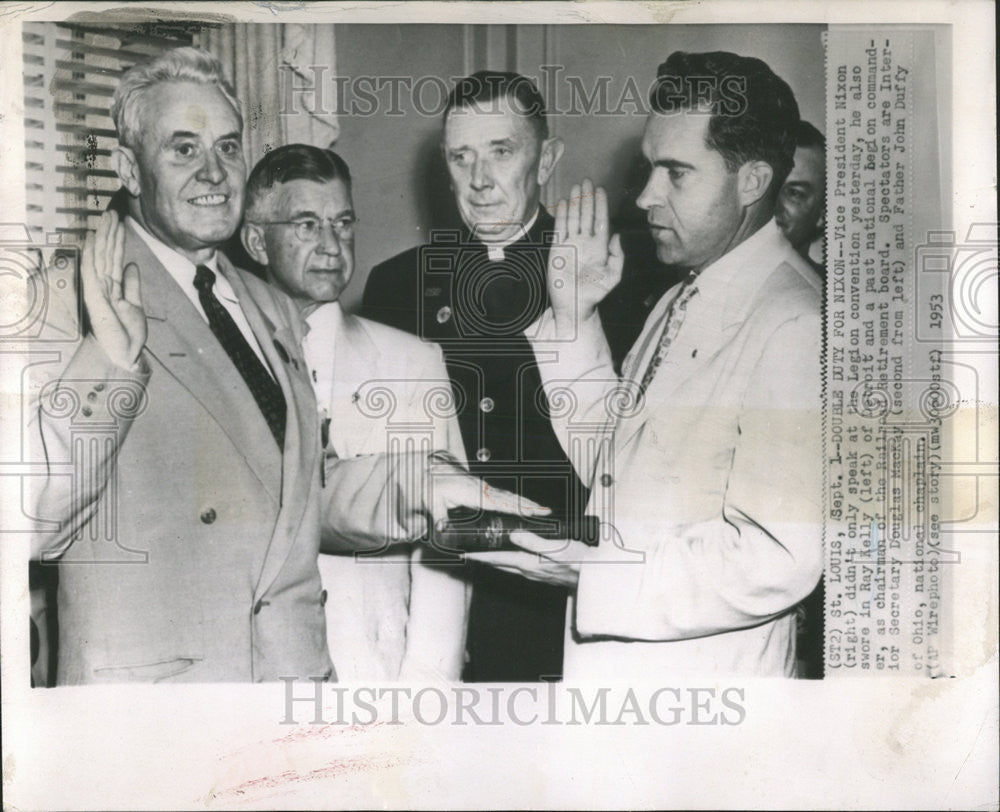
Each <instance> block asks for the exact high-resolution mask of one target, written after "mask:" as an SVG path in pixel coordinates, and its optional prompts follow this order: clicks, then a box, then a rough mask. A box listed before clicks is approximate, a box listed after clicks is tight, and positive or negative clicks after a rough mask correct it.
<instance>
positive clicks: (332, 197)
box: [241, 144, 469, 682]
mask: <svg viewBox="0 0 1000 812" xmlns="http://www.w3.org/2000/svg"><path fill="white" fill-rule="evenodd" d="M351 185H352V181H351V173H350V170H349V168H348V166H347V164H346V163H345V162H344V160H343V159H342V158H341V157H340V156H339V155H337V153H335V152H333V151H331V150H324V149H318V148H317V147H313V146H308V145H306V144H290V145H288V146H284V147H279V148H278V149H274V150H271V151H270V152H268V153H267V155H265V156H264V158H262V159H261V161H260V162H259V163H258V164H257V165H256V166H255V167H254V168H253V171H252V172H251V173H250V177H249V179H248V180H247V203H246V217H245V221H244V224H243V228H242V232H241V237H242V240H243V244H244V247H245V248H246V250H247V253H248V254H249V255H250V256H251V257H252V258H253V259H254V260H255V261H256V262H258V263H260V264H261V265H263V266H264V267H265V269H266V273H267V278H268V281H269V282H270V283H271V284H273V285H275V286H276V287H277V288H278V289H280V290H282V291H284V292H285V293H286V294H288V296H289V297H290V298H291V299H292V301H294V302H295V304H296V305H297V306H298V309H299V312H300V313H301V314H302V316H303V318H304V319H305V321H306V324H307V325H308V332H307V333H306V335H305V339H304V342H303V353H304V356H305V361H306V366H307V368H308V369H309V373H310V378H311V380H312V384H313V388H314V389H315V391H316V399H317V405H318V408H319V413H320V419H321V425H323V426H324V427H325V431H324V432H323V434H324V437H323V441H324V447H325V450H326V454H327V455H328V456H330V457H333V458H336V459H347V458H353V457H358V456H360V455H366V454H378V453H382V452H384V453H390V454H391V453H396V451H397V450H400V449H403V448H405V447H406V446H407V445H408V444H410V443H413V444H416V445H417V446H420V447H422V448H423V449H424V451H425V453H430V452H433V451H436V450H443V451H447V452H449V453H451V454H453V455H454V456H456V457H458V458H461V457H462V456H463V450H462V436H461V434H460V432H459V428H458V421H457V420H456V419H455V414H454V408H453V405H451V401H452V392H451V383H450V381H449V379H448V372H447V370H446V369H445V366H444V359H443V357H442V355H441V349H440V347H438V345H437V344H432V343H424V342H422V341H420V340H419V339H418V338H416V337H415V336H412V335H410V334H408V333H404V332H403V331H401V330H396V329H394V328H392V327H387V326H385V325H383V324H379V323H378V322H374V321H370V320H368V319H363V318H359V317H358V316H355V315H352V314H350V313H345V312H344V311H343V309H342V308H341V306H340V302H339V301H338V299H339V298H340V294H341V293H342V292H343V290H344V288H345V287H346V286H347V284H348V282H350V280H351V275H352V273H353V271H354V264H355V261H354V232H355V225H356V222H357V219H356V216H355V210H354V202H353V200H352V196H351ZM431 554H432V550H431V548H429V547H426V546H425V545H422V544H419V543H410V544H397V545H395V546H393V547H391V548H389V549H387V550H385V551H383V552H381V553H379V554H378V555H367V554H362V555H356V554H353V553H349V552H348V553H341V554H339V555H331V554H321V555H320V558H319V569H320V577H321V579H322V581H323V587H324V590H325V591H326V593H327V595H328V598H327V602H326V607H325V609H326V619H327V623H326V634H327V643H328V645H329V648H330V656H331V657H332V658H333V661H334V663H336V666H337V676H338V679H340V680H341V681H348V682H350V681H357V680H368V681H372V680H380V681H385V680H428V679H430V680H438V679H445V680H457V679H458V678H459V677H460V676H461V671H462V665H463V663H464V654H465V626H466V619H467V615H468V595H469V588H468V582H467V580H465V579H464V578H463V577H462V576H464V575H466V574H467V573H465V572H464V570H466V569H467V568H466V567H462V566H461V563H462V562H461V561H460V560H455V559H452V560H450V561H449V563H450V566H441V565H440V564H438V565H434V564H431V563H428V559H429V557H430V556H431Z"/></svg>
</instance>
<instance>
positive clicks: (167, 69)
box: [111, 46, 243, 148]
mask: <svg viewBox="0 0 1000 812" xmlns="http://www.w3.org/2000/svg"><path fill="white" fill-rule="evenodd" d="M161 82H194V83H196V84H199V85H216V86H217V87H218V88H219V90H221V91H222V94H223V95H224V96H225V97H226V99H228V101H229V103H230V104H231V105H232V106H233V110H234V111H235V112H236V115H237V117H239V120H240V127H241V128H242V127H243V115H242V113H241V112H240V103H239V101H238V100H237V98H236V93H235V92H234V90H233V86H232V85H231V84H230V83H229V80H228V79H226V77H225V75H224V74H223V72H222V65H221V64H220V62H219V60H218V59H216V58H215V57H214V56H213V55H212V54H210V53H209V52H208V51H206V50H204V49H202V48H194V47H191V46H185V47H183V48H171V49H170V50H169V51H164V52H163V53H162V54H160V55H159V56H156V57H154V58H153V59H151V60H149V61H148V62H140V63H139V64H137V65H133V66H132V67H131V68H129V69H128V70H127V71H125V74H124V75H123V76H122V78H121V81H119V83H118V87H117V88H116V89H115V95H114V97H113V98H112V99H111V118H112V119H114V122H115V129H116V130H117V131H118V142H119V143H120V144H121V145H122V146H126V147H130V148H134V147H135V146H136V144H137V143H138V137H139V130H140V122H141V120H142V109H141V108H142V96H143V94H144V93H145V91H146V90H148V89H149V88H151V87H153V86H154V85H158V84H160V83H161Z"/></svg>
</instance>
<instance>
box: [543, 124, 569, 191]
mask: <svg viewBox="0 0 1000 812" xmlns="http://www.w3.org/2000/svg"><path fill="white" fill-rule="evenodd" d="M564 149H566V145H565V144H564V143H563V140H562V139H561V138H560V137H559V136H552V138H546V139H545V140H544V141H542V148H541V154H540V155H539V158H538V185H539V186H544V185H545V184H546V183H548V182H549V178H551V177H552V171H553V170H554V169H555V168H556V164H557V163H559V159H560V158H562V155H563V150H564Z"/></svg>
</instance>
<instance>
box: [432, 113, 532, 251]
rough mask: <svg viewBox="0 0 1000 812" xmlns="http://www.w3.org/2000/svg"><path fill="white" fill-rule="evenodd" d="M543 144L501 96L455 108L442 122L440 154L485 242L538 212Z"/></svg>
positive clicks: (510, 232)
mask: <svg viewBox="0 0 1000 812" xmlns="http://www.w3.org/2000/svg"><path fill="white" fill-rule="evenodd" d="M541 153H542V143H541V141H540V139H539V137H538V134H537V133H536V131H535V128H534V125H532V123H531V121H530V120H529V119H528V117H527V116H524V115H521V114H519V113H518V112H517V111H516V109H515V108H513V107H512V106H511V102H510V99H508V98H500V99H494V100H492V101H488V102H484V103H482V104H474V105H469V106H464V107H456V108H455V109H453V110H451V111H450V112H449V113H448V118H447V120H446V121H445V126H444V155H445V161H446V163H447V164H448V172H449V174H450V175H451V184H452V188H453V189H454V191H455V199H456V202H457V203H458V210H459V212H460V213H461V215H462V220H464V221H465V224H466V225H467V226H468V227H469V228H470V229H472V230H473V231H474V232H475V233H476V235H477V236H478V237H479V238H480V239H481V240H482V241H483V242H500V241H502V240H507V239H510V238H511V237H513V236H515V235H517V234H518V233H519V229H520V226H521V225H522V224H524V223H527V222H528V221H529V220H530V219H531V218H532V217H534V216H535V212H536V211H537V210H538V199H539V195H540V193H541V186H542V185H544V184H545V182H546V181H547V180H548V175H549V172H550V169H542V168H541V166H540V159H541Z"/></svg>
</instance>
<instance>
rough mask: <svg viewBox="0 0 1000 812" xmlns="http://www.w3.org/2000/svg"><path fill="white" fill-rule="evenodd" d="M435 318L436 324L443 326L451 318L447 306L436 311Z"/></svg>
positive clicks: (449, 309)
mask: <svg viewBox="0 0 1000 812" xmlns="http://www.w3.org/2000/svg"><path fill="white" fill-rule="evenodd" d="M436 318H437V320H438V324H444V323H445V322H446V321H448V319H450V318H451V308H450V307H448V305H445V306H444V307H442V308H441V309H440V310H438V312H437V316H436Z"/></svg>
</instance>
